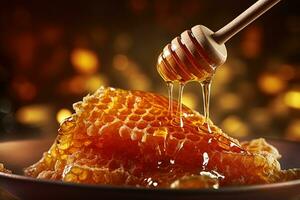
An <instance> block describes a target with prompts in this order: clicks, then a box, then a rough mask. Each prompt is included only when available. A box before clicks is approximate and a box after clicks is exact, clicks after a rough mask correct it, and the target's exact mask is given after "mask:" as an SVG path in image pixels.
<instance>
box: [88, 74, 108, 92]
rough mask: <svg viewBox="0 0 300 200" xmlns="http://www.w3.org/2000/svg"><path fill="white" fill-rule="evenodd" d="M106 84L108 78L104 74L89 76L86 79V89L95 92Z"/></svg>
mask: <svg viewBox="0 0 300 200" xmlns="http://www.w3.org/2000/svg"><path fill="white" fill-rule="evenodd" d="M106 85H107V80H106V78H105V77H104V76H101V75H100V74H97V75H95V76H92V77H89V78H88V79H87V80H86V81H85V89H86V91H88V92H90V93H92V92H95V91H96V90H97V89H98V88H99V87H100V86H106Z"/></svg>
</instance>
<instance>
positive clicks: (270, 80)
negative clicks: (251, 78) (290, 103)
mask: <svg viewBox="0 0 300 200" xmlns="http://www.w3.org/2000/svg"><path fill="white" fill-rule="evenodd" d="M258 86H259V88H260V89H261V90H262V91H263V92H264V93H266V94H271V95H274V94H278V93H280V92H281V91H283V90H284V89H285V88H286V82H285V81H283V80H282V79H280V77H278V76H276V75H274V74H264V75H262V76H261V77H260V78H259V79H258Z"/></svg>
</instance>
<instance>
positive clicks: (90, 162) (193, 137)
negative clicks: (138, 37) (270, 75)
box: [25, 88, 300, 188]
mask: <svg viewBox="0 0 300 200" xmlns="http://www.w3.org/2000/svg"><path fill="white" fill-rule="evenodd" d="M173 103H174V105H173V107H174V110H176V107H177V104H176V102H175V101H174V102H173ZM74 110H75V113H74V114H73V115H72V116H71V117H70V118H68V119H66V120H65V121H64V122H63V123H62V124H61V125H60V129H59V130H58V136H57V138H56V140H55V142H54V144H53V145H52V147H51V148H50V150H49V151H48V152H45V153H44V155H43V157H42V158H41V160H40V161H38V162H37V163H35V164H34V165H32V166H30V167H28V168H27V169H26V170H25V174H26V175H27V176H31V177H36V178H44V179H52V180H62V181H67V182H77V183H93V184H113V185H134V186H141V187H171V188H201V187H204V188H208V187H211V188H218V187H219V186H227V185H243V184H258V183H273V182H278V181H284V180H290V179H296V178H300V173H299V170H296V169H294V170H281V168H280V164H279V162H278V161H277V159H278V158H279V153H278V151H277V150H276V149H275V148H274V147H272V146H271V145H269V144H267V143H266V142H265V141H264V140H254V141H252V142H245V143H241V144H240V143H239V142H238V141H237V140H235V139H233V138H231V137H229V136H227V135H226V134H225V133H223V132H222V130H221V129H219V128H218V127H216V126H214V125H213V124H210V127H211V131H212V132H211V133H210V132H208V130H207V126H206V125H205V119H204V117H203V116H202V115H200V114H199V113H198V112H196V111H193V110H191V109H189V108H187V107H185V106H183V112H184V116H185V117H184V119H183V121H184V126H183V127H180V126H179V124H178V123H176V119H177V120H178V113H176V112H174V113H173V114H172V117H171V116H170V113H169V112H168V99H167V98H165V97H163V96H160V95H157V94H153V93H149V92H142V91H126V90H121V89H114V88H100V89H98V90H97V91H96V92H95V93H94V94H92V95H88V96H86V97H84V98H83V101H82V102H78V103H76V104H74ZM174 118H175V120H174Z"/></svg>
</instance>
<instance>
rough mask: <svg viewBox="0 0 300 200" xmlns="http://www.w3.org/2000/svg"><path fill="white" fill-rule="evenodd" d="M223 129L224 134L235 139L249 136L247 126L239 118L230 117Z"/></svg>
mask: <svg viewBox="0 0 300 200" xmlns="http://www.w3.org/2000/svg"><path fill="white" fill-rule="evenodd" d="M221 128H222V129H223V130H224V132H226V133H228V134H229V135H231V136H233V137H245V136H247V135H249V130H248V127H247V125H246V124H245V123H244V122H242V120H241V119H240V118H239V117H237V116H234V115H232V116H228V117H227V118H226V119H225V120H224V121H223V122H222V123H221Z"/></svg>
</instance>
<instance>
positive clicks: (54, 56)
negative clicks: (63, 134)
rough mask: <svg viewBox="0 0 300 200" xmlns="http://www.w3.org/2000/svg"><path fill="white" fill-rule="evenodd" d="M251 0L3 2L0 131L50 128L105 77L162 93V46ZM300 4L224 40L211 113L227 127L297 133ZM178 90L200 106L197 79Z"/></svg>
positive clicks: (296, 136)
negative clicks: (223, 57) (225, 52)
mask: <svg viewBox="0 0 300 200" xmlns="http://www.w3.org/2000/svg"><path fill="white" fill-rule="evenodd" d="M254 2H255V1H254V0H244V1H239V0H226V1H220V0H178V1H177V0H176V1H175V0H173V1H172V0H163V1H162V0H151V1H150V0H123V1H116V0H115V1H109V0H107V1H96V0H90V1H48V2H45V1H24V2H21V1H18V2H14V1H6V2H1V6H0V30H1V31H0V91H1V93H0V139H1V140H2V141H3V140H15V139H25V138H32V137H55V136H56V134H57V132H56V129H57V127H58V125H59V122H61V121H62V120H63V119H64V118H65V117H67V116H69V115H70V114H71V113H72V112H73V110H72V104H73V103H74V102H77V101H79V100H81V99H82V97H83V96H85V95H87V94H88V93H92V92H94V91H95V90H96V89H97V88H98V87H100V86H102V85H104V86H112V87H118V88H123V89H138V90H145V91H155V92H157V93H161V94H167V88H166V86H165V84H164V82H163V81H162V79H161V78H160V76H159V75H158V73H157V71H156V60H157V57H158V55H159V53H160V52H161V50H162V48H163V47H164V46H165V45H166V44H167V43H168V42H170V41H171V40H172V39H173V38H174V37H175V36H177V35H179V34H180V33H181V32H183V31H184V30H186V29H190V28H191V27H192V26H194V25H197V24H203V25H205V26H207V27H209V28H211V29H212V30H215V31H216V30H217V29H218V28H220V27H222V26H223V25H225V24H226V23H227V22H229V21H230V20H231V19H233V18H234V17H235V16H237V15H238V14H239V13H241V12H242V11H243V10H245V9H246V8H247V7H248V6H250V5H251V4H253V3H254ZM299 11H300V6H299V2H297V1H296V0H290V1H283V2H281V3H279V5H277V6H275V7H274V8H273V9H271V10H270V11H269V12H268V13H266V14H265V15H263V17H261V18H259V19H258V20H257V21H255V22H254V23H253V24H252V25H251V26H249V27H248V28H247V29H245V30H244V31H243V32H241V33H240V34H238V35H237V36H236V37H234V38H233V39H232V40H231V41H229V42H228V43H227V48H228V60H227V62H226V63H225V64H224V65H223V66H221V67H220V68H219V69H218V70H217V72H216V75H215V78H214V80H213V86H212V103H211V117H212V120H213V121H214V122H215V124H217V125H218V126H220V127H221V128H222V129H223V130H224V131H225V132H227V133H228V134H230V135H232V136H234V137H244V136H255V137H259V136H268V137H280V138H288V139H291V140H300V66H299V65H300V15H299V13H300V12H299ZM183 99H184V103H185V104H186V105H187V106H189V107H191V108H194V109H197V110H198V111H199V112H201V113H202V96H201V88H200V85H199V84H198V83H191V84H189V85H188V86H186V89H185V92H184V97H183Z"/></svg>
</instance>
